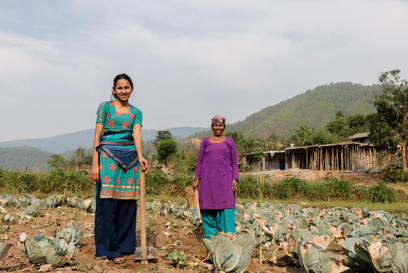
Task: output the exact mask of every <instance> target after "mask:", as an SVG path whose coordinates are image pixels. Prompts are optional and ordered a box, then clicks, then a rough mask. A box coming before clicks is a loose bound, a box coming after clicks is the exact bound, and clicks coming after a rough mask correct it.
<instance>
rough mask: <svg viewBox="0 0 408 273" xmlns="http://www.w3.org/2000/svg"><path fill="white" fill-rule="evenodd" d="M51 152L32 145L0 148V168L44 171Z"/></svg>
mask: <svg viewBox="0 0 408 273" xmlns="http://www.w3.org/2000/svg"><path fill="white" fill-rule="evenodd" d="M50 155H51V153H48V152H45V151H42V150H40V149H38V148H33V147H26V146H23V147H15V148H0V168H3V169H6V170H7V169H20V170H24V169H26V168H27V169H29V170H32V171H45V170H47V169H48V165H47V160H48V159H49V158H50Z"/></svg>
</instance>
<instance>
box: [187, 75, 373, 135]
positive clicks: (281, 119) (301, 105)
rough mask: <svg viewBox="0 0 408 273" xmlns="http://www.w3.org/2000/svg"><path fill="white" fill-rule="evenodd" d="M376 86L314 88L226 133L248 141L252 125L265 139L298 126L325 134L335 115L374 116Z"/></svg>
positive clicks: (343, 85)
mask: <svg viewBox="0 0 408 273" xmlns="http://www.w3.org/2000/svg"><path fill="white" fill-rule="evenodd" d="M380 90H381V89H380V86H378V85H372V86H363V85H361V84H353V83H351V82H342V83H335V84H328V85H322V86H318V87H316V88H315V89H313V90H307V91H306V92H304V93H302V94H300V95H297V96H295V97H293V98H291V99H288V100H286V101H283V102H280V103H278V104H275V105H272V106H268V107H266V108H264V109H262V110H260V111H259V112H256V113H254V114H252V115H250V116H248V117H247V118H245V119H244V120H243V121H239V122H236V123H233V124H229V125H228V126H227V131H240V132H242V133H243V134H244V136H246V137H252V136H253V132H254V130H253V129H254V125H255V136H256V137H268V136H270V135H271V134H272V133H273V132H276V134H278V135H280V136H290V135H292V133H293V131H294V130H296V129H297V128H299V126H300V125H308V126H310V127H312V128H314V129H315V131H319V130H326V128H325V126H326V125H327V123H328V122H329V121H330V120H332V119H333V118H334V117H335V115H336V112H337V111H342V112H343V114H344V115H345V116H349V115H353V114H356V113H361V114H364V115H366V114H368V113H371V112H375V111H376V109H375V108H374V105H373V103H372V102H371V101H372V100H373V95H374V93H377V92H380ZM209 133H211V132H210V131H208V130H207V131H206V132H203V133H196V134H194V137H198V138H203V137H204V136H205V135H208V134H209Z"/></svg>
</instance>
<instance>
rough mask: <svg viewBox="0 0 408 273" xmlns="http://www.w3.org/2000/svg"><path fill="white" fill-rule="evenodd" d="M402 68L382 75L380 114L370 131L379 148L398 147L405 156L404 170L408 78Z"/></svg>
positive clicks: (378, 97) (376, 101) (377, 98)
mask: <svg viewBox="0 0 408 273" xmlns="http://www.w3.org/2000/svg"><path fill="white" fill-rule="evenodd" d="M399 73H400V71H399V70H392V71H388V72H383V73H381V74H380V76H379V82H380V84H381V88H382V92H381V93H379V94H377V95H375V99H374V106H375V107H376V108H377V112H378V116H377V120H376V121H375V122H374V125H375V126H372V130H371V131H370V139H371V141H373V143H374V144H375V145H376V147H377V149H379V150H387V151H390V152H392V151H396V150H397V149H398V148H399V149H400V151H401V156H402V170H403V171H404V172H406V171H407V138H408V82H407V80H405V79H404V80H402V79H401V78H400V76H399Z"/></svg>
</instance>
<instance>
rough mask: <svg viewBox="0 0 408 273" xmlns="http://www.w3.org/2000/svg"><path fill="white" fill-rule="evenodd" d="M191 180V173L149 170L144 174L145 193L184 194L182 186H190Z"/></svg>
mask: <svg viewBox="0 0 408 273" xmlns="http://www.w3.org/2000/svg"><path fill="white" fill-rule="evenodd" d="M192 182H193V176H192V175H188V174H183V173H176V174H174V175H166V174H164V173H162V172H159V171H151V172H149V173H148V174H147V175H146V194H147V195H163V194H165V195H177V196H185V192H184V188H185V187H186V186H190V185H191V183H192Z"/></svg>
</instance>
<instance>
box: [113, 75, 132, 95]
mask: <svg viewBox="0 0 408 273" xmlns="http://www.w3.org/2000/svg"><path fill="white" fill-rule="evenodd" d="M121 79H125V80H127V81H128V82H129V83H130V86H131V87H132V88H133V82H132V79H131V78H130V77H129V76H128V75H126V74H125V73H122V74H119V75H117V76H116V77H115V78H114V79H113V88H115V86H116V83H117V82H118V80H121ZM112 96H113V97H114V98H115V99H117V97H116V94H115V93H113V92H112Z"/></svg>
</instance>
